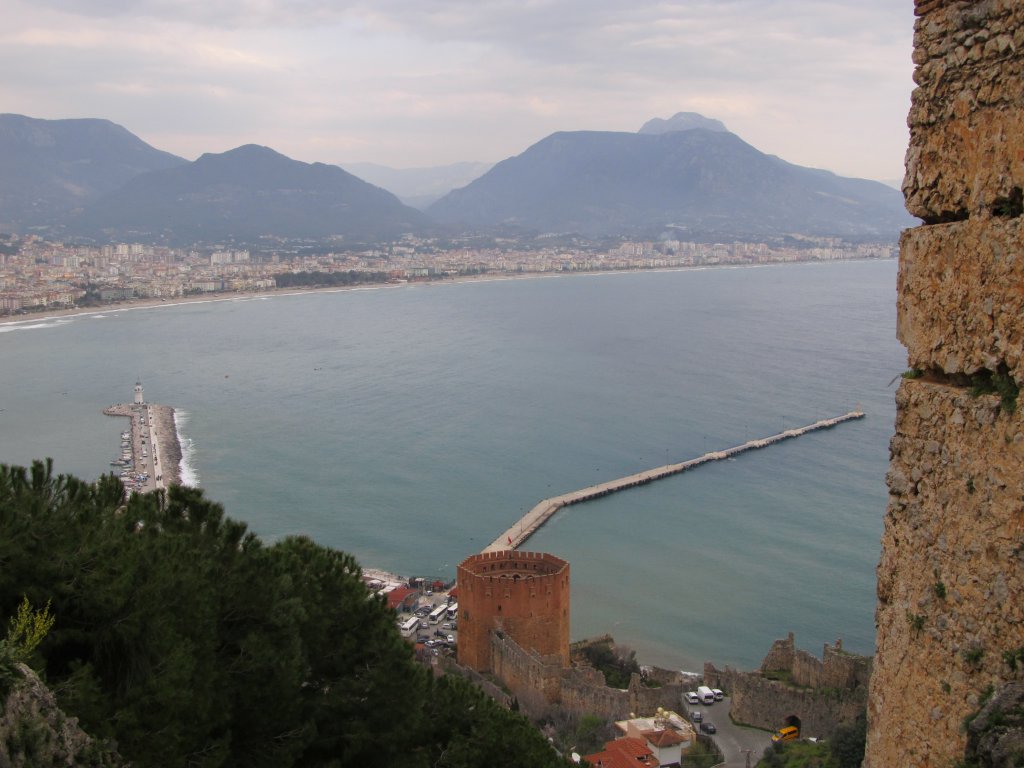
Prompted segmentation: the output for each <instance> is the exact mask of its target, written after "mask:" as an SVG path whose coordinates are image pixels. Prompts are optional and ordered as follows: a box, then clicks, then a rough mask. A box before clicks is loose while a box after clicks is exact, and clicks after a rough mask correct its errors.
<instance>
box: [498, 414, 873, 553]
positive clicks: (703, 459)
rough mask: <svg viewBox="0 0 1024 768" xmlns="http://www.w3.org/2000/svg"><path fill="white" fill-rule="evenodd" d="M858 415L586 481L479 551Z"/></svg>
mask: <svg viewBox="0 0 1024 768" xmlns="http://www.w3.org/2000/svg"><path fill="white" fill-rule="evenodd" d="M862 418H864V412H863V411H850V412H849V413H844V414H843V415H842V416H835V417H833V418H831V419H821V420H820V421H816V422H814V423H813V424H808V425H807V426H805V427H796V428H795V429H787V430H785V431H783V432H779V433H778V434H775V435H771V436H770V437H762V438H760V439H758V440H748V441H747V442H745V443H742V444H740V445H736V446H733V447H732V448H726V449H725V450H722V451H711V452H709V453H705V454H704V455H703V456H698V457H697V458H695V459H690V460H689V461H684V462H681V463H679V464H665V465H664V466H661V467H655V468H654V469H647V470H644V471H643V472H637V473H636V474H632V475H627V476H626V477H620V478H618V479H617V480H609V481H607V482H604V483H598V484H597V485H590V486H587V487H586V488H581V489H579V490H578V491H570V492H569V493H563V494H561V495H559V496H552V497H551V498H548V499H544V500H543V501H541V502H539V503H538V504H536V505H535V506H534V507H533V509H531V510H530V511H529V512H527V513H526V514H525V515H523V516H522V517H521V518H520V519H519V520H518V521H516V523H515V525H513V526H512V527H511V528H509V529H508V530H506V531H505V532H504V533H503V534H501V535H500V536H499V537H498V538H496V539H495V540H494V541H492V542H491V543H490V544H488V545H487V546H486V547H484V549H483V550H482V551H483V552H497V551H500V550H503V549H517V548H518V547H520V546H522V544H523V543H524V542H525V541H526V540H527V539H529V538H530V537H531V536H532V535H533V534H534V533H535V532H536V531H537V529H539V528H540V527H541V526H542V525H544V523H546V522H547V521H548V520H550V519H551V517H552V516H553V515H554V514H555V513H556V512H557V511H558V510H560V509H561V508H562V507H568V506H570V505H572V504H580V503H582V502H585V501H591V500H593V499H598V498H601V497H602V496H607V495H608V494H611V493H617V492H618V491H624V490H626V489H627V488H635V487H636V486H638V485H646V484H647V483H653V482H654V481H655V480H661V479H662V478H663V477H669V476H671V475H678V474H679V473H680V472H685V471H686V470H688V469H694V468H695V467H699V466H700V465H701V464H707V463H708V462H709V461H721V460H722V459H728V458H731V457H733V456H736V455H738V454H740V453H745V452H746V451H753V450H756V449H758V448H767V447H768V446H769V445H774V444H775V443H779V442H782V441H783V440H790V439H792V438H794V437H800V436H801V435H806V434H807V433H808V432H815V431H817V430H820V429H828V428H830V427H834V426H836V425H838V424H842V423H843V422H846V421H852V420H854V419H862Z"/></svg>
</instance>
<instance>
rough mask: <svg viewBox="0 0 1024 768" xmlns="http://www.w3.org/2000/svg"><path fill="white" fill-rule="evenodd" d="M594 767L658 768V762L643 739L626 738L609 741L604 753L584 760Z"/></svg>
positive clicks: (598, 753)
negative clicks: (640, 767)
mask: <svg viewBox="0 0 1024 768" xmlns="http://www.w3.org/2000/svg"><path fill="white" fill-rule="evenodd" d="M583 759H584V760H586V761H587V762H588V763H590V764H591V765H592V766H601V768H637V766H642V767H643V768H657V765H658V760H657V759H656V758H655V757H654V753H653V752H651V750H650V749H648V748H647V745H646V744H645V743H644V742H643V739H634V738H632V737H629V736H627V737H624V738H621V739H615V741H609V742H607V743H606V744H605V745H604V752H596V753H594V754H593V755H586V756H584V758H583Z"/></svg>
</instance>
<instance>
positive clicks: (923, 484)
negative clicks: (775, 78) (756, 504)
mask: <svg viewBox="0 0 1024 768" xmlns="http://www.w3.org/2000/svg"><path fill="white" fill-rule="evenodd" d="M915 12H916V14H917V16H918V18H917V22H916V24H915V37H914V46H915V50H914V62H915V64H916V65H917V69H916V71H915V75H914V78H915V81H916V82H917V83H918V86H919V87H918V88H917V89H916V90H915V92H914V96H913V103H912V106H911V111H910V117H909V120H908V122H909V125H910V129H911V139H910V148H909V150H908V152H907V175H906V178H905V181H904V187H903V188H904V193H905V195H906V197H907V207H908V209H909V210H910V211H911V213H913V214H915V215H917V216H920V217H921V218H923V219H924V221H925V224H924V225H922V226H920V227H918V228H916V229H913V230H910V231H908V232H906V233H904V235H903V238H902V241H901V252H900V272H899V286H898V289H899V299H898V327H897V335H898V337H899V339H900V340H901V341H902V342H903V343H904V344H905V345H906V347H907V351H908V360H909V363H910V366H911V367H912V368H914V369H917V372H918V373H919V374H920V378H916V379H907V380H904V381H903V382H902V384H901V385H900V389H899V391H898V393H897V397H896V403H897V417H896V433H895V436H894V437H893V439H892V443H891V465H890V470H889V475H888V484H889V494H890V495H889V507H888V512H887V514H886V520H885V531H884V534H883V540H882V558H881V561H880V563H879V566H878V608H877V612H876V624H877V626H878V637H877V649H876V654H875V663H874V672H873V675H872V678H871V685H870V694H869V704H868V743H867V752H866V756H865V762H864V765H865V766H870V767H874V766H890V765H898V766H908V767H911V768H913V767H914V766H949V765H953V764H955V763H956V762H957V761H958V760H961V759H962V758H963V757H964V751H965V747H966V742H967V734H966V731H965V730H964V728H963V727H962V724H963V721H964V718H965V715H968V714H969V713H971V712H973V711H975V710H977V709H978V707H979V705H980V699H981V697H982V695H983V691H985V690H986V689H988V688H989V687H990V686H991V687H992V688H994V689H995V690H997V691H999V690H1000V689H1001V688H1003V687H1004V686H1005V685H1006V684H1007V682H1008V681H1010V680H1012V679H1014V678H1019V677H1020V675H1021V672H1020V670H1021V668H1022V667H1024V665H1022V664H1021V663H1020V661H1018V658H1017V657H1018V651H1019V649H1022V648H1024V606H1022V603H1021V600H1020V595H1021V593H1022V592H1021V590H1022V587H1024V419H1022V415H1021V414H1022V410H1024V403H1021V408H1017V409H1016V410H1014V405H1015V400H1014V398H1015V393H1016V390H1017V388H1018V387H1019V385H1020V384H1021V383H1024V362H1022V357H1024V355H1022V352H1024V247H1022V246H1024V242H1022V229H1021V227H1022V224H1021V221H1022V219H1021V218H1020V215H1021V212H1022V210H1024V196H1022V192H1021V188H1022V187H1024V3H1021V2H1020V0H980V1H977V0H975V1H972V2H968V0H917V2H916V8H915ZM986 381H988V382H990V383H991V384H995V385H998V387H999V388H1000V389H1001V391H1002V397H1000V396H998V395H994V394H979V389H980V388H979V387H978V386H977V385H978V384H979V383H985V382H986ZM972 389H973V392H972ZM1021 660H1024V654H1021Z"/></svg>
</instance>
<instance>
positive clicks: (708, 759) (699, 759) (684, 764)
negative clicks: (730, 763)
mask: <svg viewBox="0 0 1024 768" xmlns="http://www.w3.org/2000/svg"><path fill="white" fill-rule="evenodd" d="M721 762H722V752H721V750H719V749H718V748H717V747H716V746H715V742H714V741H713V740H712V739H711V738H710V737H707V736H704V735H703V734H697V740H696V741H695V742H694V744H693V746H692V747H690V748H689V749H688V750H687V751H686V752H684V753H683V757H682V760H680V761H679V766H680V768H711V767H712V766H714V765H718V764H720V763H721Z"/></svg>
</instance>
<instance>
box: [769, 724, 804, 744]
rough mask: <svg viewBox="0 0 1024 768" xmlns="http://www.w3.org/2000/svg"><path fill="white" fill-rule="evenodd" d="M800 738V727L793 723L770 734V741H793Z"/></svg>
mask: <svg viewBox="0 0 1024 768" xmlns="http://www.w3.org/2000/svg"><path fill="white" fill-rule="evenodd" d="M799 738H800V729H799V728H797V727H796V726H795V725H787V726H786V727H785V728H780V729H779V730H778V731H776V732H775V733H773V734H772V741H793V740H794V739H799Z"/></svg>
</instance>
